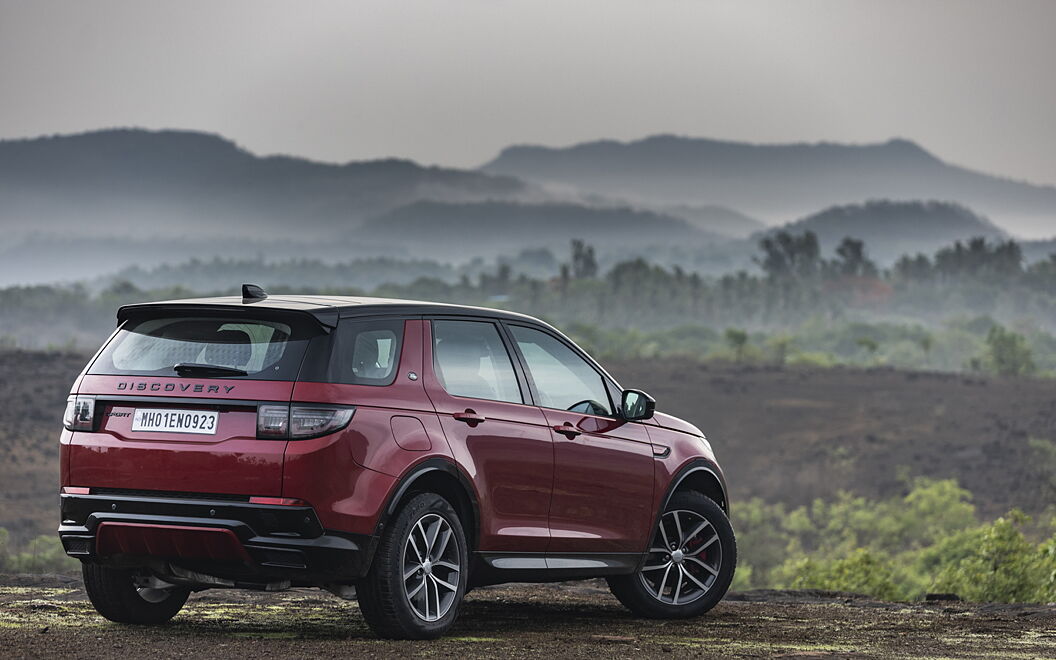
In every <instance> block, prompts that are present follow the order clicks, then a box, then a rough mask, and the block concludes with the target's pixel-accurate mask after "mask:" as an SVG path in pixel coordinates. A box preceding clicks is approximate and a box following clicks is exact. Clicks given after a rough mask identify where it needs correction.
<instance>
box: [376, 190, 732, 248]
mask: <svg viewBox="0 0 1056 660" xmlns="http://www.w3.org/2000/svg"><path fill="white" fill-rule="evenodd" d="M363 229H364V231H366V232H367V233H369V235H370V236H371V237H372V238H373V239H374V240H376V241H379V242H383V241H385V240H390V241H394V242H395V241H408V240H419V241H424V242H427V243H428V244H429V245H430V249H431V250H432V251H436V250H440V249H443V250H445V251H446V252H447V253H448V254H449V255H450V254H455V255H460V256H462V257H463V258H467V259H468V258H469V257H471V256H473V255H474V254H479V252H480V251H481V250H487V251H492V250H499V251H502V252H505V253H513V252H516V251H517V250H518V249H520V248H521V247H525V246H533V247H551V248H555V249H556V250H559V251H560V253H562V254H563V253H564V252H565V251H566V250H567V249H568V243H569V240H570V239H573V238H581V239H584V240H586V241H587V242H588V243H590V244H592V245H595V246H597V247H600V248H608V249H626V248H640V249H642V250H643V251H644V250H645V249H646V248H649V247H650V246H653V245H658V244H678V243H683V242H688V243H692V244H696V243H700V244H703V243H711V242H714V241H716V240H722V239H721V237H718V236H717V235H715V234H713V233H710V232H706V231H703V230H701V229H697V228H695V227H693V226H691V225H690V224H689V223H688V222H686V221H685V220H683V219H681V218H675V217H672V216H670V215H662V214H659V213H654V212H652V211H642V210H636V209H631V208H597V207H588V206H580V205H577V204H561V203H546V204H519V203H514V202H480V203H465V204H453V203H442V202H431V201H423V202H415V203H413V204H409V205H407V206H403V207H400V208H398V209H394V210H392V211H389V212H388V213H385V214H383V215H381V216H379V217H377V218H374V219H372V220H370V221H368V222H367V223H366V224H365V225H364V226H363ZM452 251H454V252H453V253H452Z"/></svg>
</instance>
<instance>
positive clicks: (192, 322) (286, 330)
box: [88, 316, 315, 380]
mask: <svg viewBox="0 0 1056 660" xmlns="http://www.w3.org/2000/svg"><path fill="white" fill-rule="evenodd" d="M296 325H297V323H296V322H294V321H291V322H289V323H284V322H282V321H278V320H264V319H247V318H226V317H218V316H202V317H168V318H152V319H145V320H131V321H128V322H127V323H126V324H125V325H124V326H123V327H122V328H121V329H120V330H118V332H117V336H115V337H114V339H113V341H111V342H110V343H109V344H108V345H107V346H106V348H105V349H104V350H103V352H102V353H101V354H100V355H99V357H98V359H96V360H95V362H94V363H93V364H92V366H91V368H90V369H89V370H88V373H90V374H114V375H143V376H177V375H190V376H194V377H210V376H212V377H216V378H247V379H252V380H295V379H296V377H297V370H298V369H299V368H300V365H301V358H302V357H303V356H304V351H305V347H306V346H307V344H308V340H309V339H310V338H311V335H312V334H315V333H313V332H312V331H311V330H310V329H309V328H304V327H295V326H296ZM177 365H184V366H182V367H181V369H183V370H184V371H183V373H177V370H176V366H177ZM187 365H193V371H189V372H188V371H187ZM206 367H215V368H218V369H216V370H215V372H212V373H210V372H209V371H208V369H206ZM239 372H245V373H244V374H242V373H239Z"/></svg>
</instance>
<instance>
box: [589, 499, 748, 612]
mask: <svg viewBox="0 0 1056 660" xmlns="http://www.w3.org/2000/svg"><path fill="white" fill-rule="evenodd" d="M736 564H737V542H736V540H735V538H734V535H733V527H732V526H731V525H730V521H729V519H728V518H727V517H726V513H725V512H724V511H723V510H722V508H721V507H720V506H719V505H718V504H716V503H715V502H713V501H712V500H711V499H709V498H708V497H706V496H704V495H702V494H701V493H697V492H693V491H686V492H681V493H676V494H675V495H674V496H673V497H672V498H671V501H670V502H669V503H668V506H667V509H666V510H665V511H664V514H663V515H662V516H660V521H659V523H658V524H657V527H656V530H655V531H654V533H653V538H652V540H651V542H650V544H649V548H648V550H647V553H646V557H645V561H644V562H643V563H642V565H641V567H640V568H639V569H638V570H637V571H636V572H635V573H634V574H632V575H619V576H615V577H611V578H609V588H610V589H611V590H612V593H613V594H614V595H615V596H616V597H617V598H618V599H619V600H620V602H621V603H623V604H624V605H625V606H626V607H627V608H628V609H630V610H631V611H632V612H634V613H635V614H638V615H640V616H646V617H650V618H665V619H666V618H680V617H689V616H697V615H699V614H703V613H704V612H707V611H708V610H710V609H711V608H712V607H715V605H716V604H718V602H719V601H720V600H722V597H723V596H724V595H726V590H727V589H729V588H730V582H732V581H733V572H734V569H735V568H736Z"/></svg>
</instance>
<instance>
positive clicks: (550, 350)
mask: <svg viewBox="0 0 1056 660" xmlns="http://www.w3.org/2000/svg"><path fill="white" fill-rule="evenodd" d="M509 328H510V332H511V333H512V334H513V338H514V340H515V341H516V342H517V347H518V348H519V349H520V351H521V355H523V356H524V361H525V362H526V363H527V365H526V366H527V367H528V371H529V372H530V373H531V375H532V380H533V381H534V382H535V389H536V391H537V393H538V395H539V405H541V406H543V407H544V408H556V409H558V410H570V411H573V412H581V413H587V414H591V415H611V414H612V405H611V404H610V403H609V395H608V392H607V388H606V387H605V381H603V380H602V378H601V374H599V373H598V372H597V371H595V370H594V367H592V366H590V364H589V363H588V362H587V361H586V360H584V359H583V358H581V357H580V356H579V355H577V354H576V352H575V351H573V350H572V349H571V348H569V347H568V346H566V345H565V344H564V343H562V342H560V341H558V340H557V339H555V338H553V337H552V336H550V335H548V334H547V333H545V332H540V331H539V330H533V329H532V328H526V327H524V326H517V325H512V326H509Z"/></svg>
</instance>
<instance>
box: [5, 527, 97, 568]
mask: <svg viewBox="0 0 1056 660" xmlns="http://www.w3.org/2000/svg"><path fill="white" fill-rule="evenodd" d="M78 570H80V562H78V561H77V560H76V559H72V558H71V557H70V556H69V555H67V554H66V552H65V551H64V550H63V548H62V542H60V541H59V537H58V536H56V535H54V534H43V535H41V536H38V537H37V538H35V539H33V540H32V541H30V542H29V543H28V544H26V547H25V549H24V550H22V551H16V550H15V549H13V548H12V547H11V544H10V535H9V534H8V531H7V530H6V529H3V528H2V527H0V571H2V572H4V573H72V572H76V571H78Z"/></svg>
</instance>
